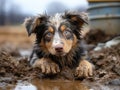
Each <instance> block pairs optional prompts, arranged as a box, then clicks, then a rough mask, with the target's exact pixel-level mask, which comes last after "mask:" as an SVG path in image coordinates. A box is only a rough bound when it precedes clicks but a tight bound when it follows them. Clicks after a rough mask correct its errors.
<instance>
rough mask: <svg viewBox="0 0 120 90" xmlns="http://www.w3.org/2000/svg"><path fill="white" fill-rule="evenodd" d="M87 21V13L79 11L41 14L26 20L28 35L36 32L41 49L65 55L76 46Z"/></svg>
mask: <svg viewBox="0 0 120 90" xmlns="http://www.w3.org/2000/svg"><path fill="white" fill-rule="evenodd" d="M85 23H86V24H87V23H88V17H87V14H86V13H78V12H65V13H61V14H55V15H54V16H47V15H41V16H38V17H33V18H28V19H26V20H25V26H26V29H27V32H28V35H31V34H32V33H35V34H36V39H37V40H36V43H37V44H38V46H39V47H40V49H41V50H42V51H43V52H44V53H47V54H52V55H56V56H64V55H66V54H67V53H69V52H70V51H71V50H72V49H73V48H74V47H76V45H77V43H78V42H79V40H80V37H81V28H82V26H83V25H84V24H85Z"/></svg>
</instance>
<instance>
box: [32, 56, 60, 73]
mask: <svg viewBox="0 0 120 90" xmlns="http://www.w3.org/2000/svg"><path fill="white" fill-rule="evenodd" d="M33 67H38V68H40V69H41V71H42V73H44V74H56V73H58V72H60V69H59V66H58V65H57V64H56V63H54V62H53V61H51V60H49V59H46V58H42V59H39V60H36V61H35V63H34V64H33Z"/></svg>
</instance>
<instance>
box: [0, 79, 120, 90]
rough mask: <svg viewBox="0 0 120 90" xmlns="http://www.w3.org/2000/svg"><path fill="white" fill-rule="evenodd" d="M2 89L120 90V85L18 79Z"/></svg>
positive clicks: (1, 88)
mask: <svg viewBox="0 0 120 90" xmlns="http://www.w3.org/2000/svg"><path fill="white" fill-rule="evenodd" d="M0 90H120V86H115V85H114V86H112V85H102V84H100V83H82V82H80V81H67V80H64V81H63V80H40V79H34V80H33V81H31V82H28V81H18V83H17V84H16V85H7V86H3V87H0Z"/></svg>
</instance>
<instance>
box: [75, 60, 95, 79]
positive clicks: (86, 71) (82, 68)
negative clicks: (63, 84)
mask: <svg viewBox="0 0 120 90" xmlns="http://www.w3.org/2000/svg"><path fill="white" fill-rule="evenodd" d="M75 75H76V76H77V77H78V78H79V77H88V76H92V75H93V65H92V64H91V63H90V62H88V61H87V60H81V61H80V63H79V65H78V67H77V68H76V72H75Z"/></svg>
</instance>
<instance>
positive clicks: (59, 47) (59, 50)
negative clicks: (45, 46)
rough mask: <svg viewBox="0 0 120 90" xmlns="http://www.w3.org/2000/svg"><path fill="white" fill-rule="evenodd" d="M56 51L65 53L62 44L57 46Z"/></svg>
mask: <svg viewBox="0 0 120 90" xmlns="http://www.w3.org/2000/svg"><path fill="white" fill-rule="evenodd" d="M55 51H56V52H62V51H63V45H62V44H59V45H56V46H55Z"/></svg>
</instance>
